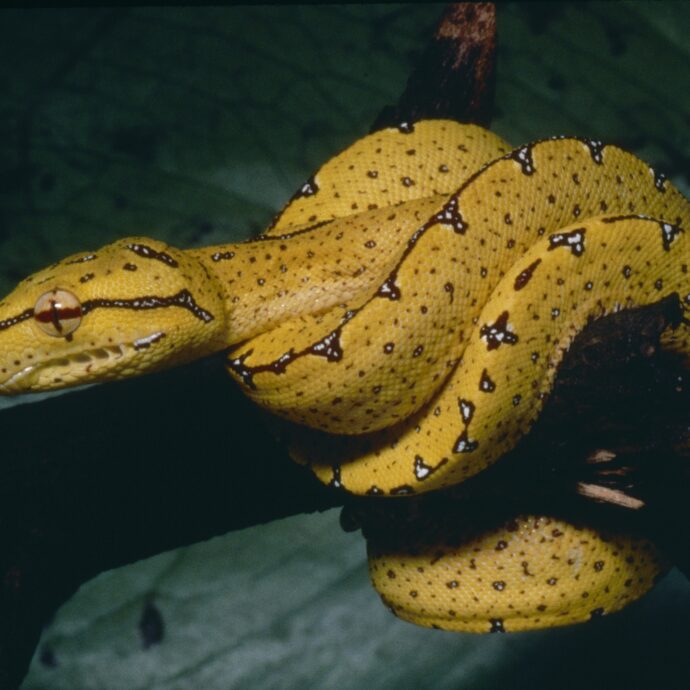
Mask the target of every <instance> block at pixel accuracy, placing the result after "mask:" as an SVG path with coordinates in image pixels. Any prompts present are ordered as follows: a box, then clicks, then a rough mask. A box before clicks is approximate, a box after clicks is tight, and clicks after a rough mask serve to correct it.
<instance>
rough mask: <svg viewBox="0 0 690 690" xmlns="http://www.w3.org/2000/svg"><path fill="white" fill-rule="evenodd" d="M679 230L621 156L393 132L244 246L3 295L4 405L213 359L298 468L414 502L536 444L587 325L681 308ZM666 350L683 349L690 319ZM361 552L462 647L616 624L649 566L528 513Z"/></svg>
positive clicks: (680, 221) (134, 255)
mask: <svg viewBox="0 0 690 690" xmlns="http://www.w3.org/2000/svg"><path fill="white" fill-rule="evenodd" d="M688 227H690V205H689V204H688V202H687V200H686V199H685V198H684V197H683V196H682V195H681V194H679V193H678V191H677V190H675V189H674V188H673V187H672V185H670V184H669V183H668V182H666V181H665V180H664V179H663V178H662V177H661V176H659V175H657V174H656V173H655V172H654V171H653V170H651V169H650V168H649V167H648V166H647V165H646V164H644V163H643V162H641V161H640V160H638V159H636V158H635V157H634V156H632V155H631V154H628V153H626V152H624V151H621V150H620V149H618V148H616V147H613V146H604V145H602V144H601V143H599V142H595V141H587V140H581V139H567V138H564V139H556V140H547V141H543V142H537V143H534V144H530V145H526V146H523V147H521V148H518V149H515V150H513V151H511V150H510V148H509V147H508V146H507V145H506V144H505V143H504V142H502V141H501V140H500V139H498V138H497V137H495V136H494V135H493V134H491V133H489V132H487V131H485V130H482V129H480V128H478V127H474V126H470V125H459V124H457V123H453V122H449V121H443V120H438V121H428V122H420V123H417V124H416V125H414V126H413V127H412V126H402V127H401V128H399V129H388V130H384V131H381V132H378V133H376V134H373V135H371V136H368V137H365V138H363V139H361V140H360V141H358V142H356V143H355V144H354V145H353V146H351V147H350V148H349V149H347V150H346V151H345V152H343V153H342V154H340V155H339V156H337V157H335V158H334V159H332V160H331V161H330V162H329V163H327V164H326V165H325V166H324V167H323V168H321V169H320V170H319V171H318V173H317V174H316V175H315V176H314V177H313V178H312V179H311V180H310V181H309V182H307V183H306V184H305V185H304V186H303V187H302V189H301V190H300V191H299V192H298V193H297V195H296V196H295V198H294V199H293V200H292V201H291V203H290V204H288V206H287V207H286V209H285V210H284V211H283V213H282V214H281V215H280V216H279V217H278V218H277V219H276V221H275V222H274V224H273V225H272V226H271V228H269V230H268V231H267V232H266V233H265V234H264V235H262V236H261V237H259V238H257V239H256V240H253V241H250V242H245V243H241V244H231V245H223V246H217V247H209V248H206V249H200V250H180V249H175V248H173V247H170V246H168V245H166V244H164V243H161V242H158V241H155V240H151V239H147V238H127V239H124V240H120V241H118V242H115V243H113V244H111V245H109V246H107V247H104V248H102V249H100V250H98V251H97V252H90V253H85V254H79V255H75V256H72V257H68V258H67V259H64V260H63V261H61V262H59V263H57V264H55V265H54V266H51V267H49V268H47V269H45V270H43V271H40V272H38V273H36V274H34V275H33V276H31V277H29V278H27V279H26V280H25V281H23V282H22V283H20V284H19V285H18V286H17V288H16V289H15V290H14V291H13V292H12V293H11V294H10V295H9V296H8V297H7V298H6V299H5V300H4V301H3V302H2V303H0V392H2V393H5V394H12V393H18V392H27V391H36V390H49V389H53V388H61V387H65V386H70V385H76V384H80V383H88V382H94V381H104V380H112V379H120V378H124V377H128V376H133V375H137V374H141V373H145V372H148V371H154V370H157V369H161V368H164V367H168V366H173V365H176V364H178V363H181V362H185V361H189V360H191V359H195V358H197V357H201V356H203V355H206V354H209V353H212V352H217V351H220V350H228V360H227V361H228V370H229V372H230V373H231V374H232V375H233V377H234V378H235V379H236V380H237V381H238V382H239V384H240V385H241V386H242V387H243V389H244V390H245V392H246V393H247V395H249V396H250V397H251V398H252V399H253V400H255V401H256V402H257V403H258V404H260V405H261V406H263V407H265V408H267V409H269V410H271V411H272V412H274V413H276V414H278V415H280V416H282V417H284V418H286V419H288V420H291V421H292V422H296V423H297V424H295V425H293V430H292V432H291V433H292V438H291V439H290V447H291V454H292V455H293V457H295V459H298V460H300V461H301V462H305V463H308V464H309V465H310V466H311V467H312V469H313V470H314V471H315V473H316V474H317V476H318V477H319V478H320V479H322V481H324V482H329V483H331V484H333V485H335V486H340V487H343V488H345V489H346V490H348V491H350V492H352V493H358V494H370V495H405V494H410V493H415V492H420V491H429V490H432V489H437V488H440V487H444V486H448V485H452V484H455V483H457V482H461V481H463V480H464V479H466V478H467V477H469V476H472V475H473V474H476V473H477V472H479V471H481V470H482V469H483V468H485V467H486V466H487V465H489V464H491V463H493V462H494V461H495V460H496V459H498V458H499V457H500V456H501V455H502V454H504V453H505V452H506V451H508V450H510V449H511V448H512V447H513V446H514V445H515V443H516V442H517V440H518V439H519V438H520V437H521V436H523V435H524V434H525V433H526V432H527V431H528V430H529V428H530V426H531V424H532V423H533V421H534V419H535V418H536V417H537V416H538V414H539V412H540V410H541V407H542V405H543V400H544V398H545V397H546V395H547V394H548V392H549V390H550V387H551V385H552V382H553V377H554V373H555V368H556V365H557V364H558V362H559V361H560V359H561V358H562V356H563V353H564V352H565V350H567V347H568V345H569V343H570V342H571V341H572V339H573V338H574V337H575V335H576V334H577V333H578V332H579V331H580V330H581V329H582V327H583V326H584V325H585V324H586V323H587V321H588V320H590V319H592V318H596V317H599V316H602V315H604V314H607V313H611V312H614V311H617V310H619V309H623V308H629V307H632V306H640V305H645V304H651V303H654V302H657V301H659V300H660V299H662V298H663V297H665V296H667V295H669V294H672V293H677V294H678V295H679V296H680V299H681V301H682V303H683V306H684V308H685V309H688V305H690V277H689V276H688V263H690V237H689V236H688V232H687V229H688ZM665 345H666V346H667V347H668V348H671V349H674V350H676V351H678V352H681V353H683V354H685V355H688V356H689V357H690V333H689V329H688V327H687V326H686V325H681V326H680V327H679V328H678V329H677V330H676V331H674V332H671V333H669V334H667V335H666V339H665ZM324 432H327V433H324ZM369 549H370V572H371V575H372V580H373V582H374V584H375V586H376V587H377V589H378V590H379V592H380V593H381V595H382V597H383V599H384V601H385V602H386V603H387V604H388V605H389V606H390V607H391V608H392V609H393V610H394V611H395V612H396V613H397V614H398V615H400V616H401V617H403V618H405V619H407V620H410V621H412V622H415V623H418V624H420V625H428V626H435V627H443V628H447V629H453V630H466V631H475V632H476V631H489V630H522V629H529V628H538V627H548V626H554V625H562V624H566V623H574V622H578V621H582V620H586V619H588V618H590V617H591V616H593V615H599V614H601V613H608V612H611V611H614V610H617V609H619V608H621V607H622V606H623V605H625V604H626V603H627V602H629V601H631V600H633V599H635V598H638V597H639V596H641V595H642V594H643V593H644V592H646V591H647V590H648V589H649V588H650V587H651V586H652V584H653V582H654V579H655V578H656V577H657V576H658V574H659V573H660V572H661V571H662V570H663V566H662V565H661V564H660V561H659V558H658V556H657V555H656V553H655V551H654V547H653V546H652V545H651V544H649V543H648V542H646V541H644V540H641V539H637V538H629V537H625V536H620V535H608V536H606V537H604V536H603V535H600V534H598V533H596V532H594V531H592V530H588V529H586V528H581V527H579V526H576V525H571V524H568V523H565V522H563V521H561V520H556V519H554V518H548V517H540V516H517V517H516V518H514V519H513V520H512V521H511V522H510V523H508V524H505V525H502V526H500V527H497V528H495V529H494V530H493V531H488V532H487V531H485V532H482V533H479V534H475V535H469V536H467V537H466V539H465V540H464V541H462V542H461V543H460V544H459V545H458V543H457V540H455V541H454V540H452V539H449V538H447V537H446V536H445V535H444V533H443V531H442V530H439V533H438V534H435V535H430V536H429V541H428V542H426V541H425V543H416V544H409V545H406V546H404V547H399V546H395V547H393V546H390V545H388V544H387V543H379V540H372V542H371V543H370V545H369Z"/></svg>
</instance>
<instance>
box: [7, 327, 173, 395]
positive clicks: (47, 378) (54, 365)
mask: <svg viewBox="0 0 690 690" xmlns="http://www.w3.org/2000/svg"><path fill="white" fill-rule="evenodd" d="M164 337H165V333H163V332H162V331H156V332H154V333H151V334H150V335H147V336H143V337H140V338H137V339H135V340H133V341H132V342H122V343H117V344H108V345H103V346H100V347H91V348H89V349H86V350H78V351H75V352H73V353H68V354H65V355H61V356H59V357H52V358H48V359H45V360H43V361H38V362H35V363H32V364H30V365H28V366H24V367H23V368H21V369H19V370H17V371H15V372H12V373H10V374H9V376H8V377H7V378H6V379H5V380H4V381H2V382H0V394H2V395H15V394H18V393H26V392H31V391H45V390H51V389H57V388H64V387H67V386H77V385H80V384H84V383H89V382H90V381H93V380H99V381H100V380H106V379H116V378H124V377H126V376H129V375H132V374H134V373H136V372H137V371H139V370H141V369H144V368H145V362H144V360H145V359H146V358H147V354H148V353H147V351H148V350H149V348H151V347H152V346H153V345H155V344H156V343H158V342H159V341H160V340H162V339H163V338H164Z"/></svg>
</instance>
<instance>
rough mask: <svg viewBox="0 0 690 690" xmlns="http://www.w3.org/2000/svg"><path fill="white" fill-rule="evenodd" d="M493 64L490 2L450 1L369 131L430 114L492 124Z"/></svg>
mask: <svg viewBox="0 0 690 690" xmlns="http://www.w3.org/2000/svg"><path fill="white" fill-rule="evenodd" d="M495 65H496V8H495V6H494V4H493V3H490V2H478V3H471V2H464V3H458V4H454V5H449V6H448V7H447V9H446V10H445V11H444V13H443V16H442V17H441V20H440V21H439V24H438V26H437V27H436V31H435V32H434V36H433V39H432V40H431V41H430V42H429V43H428V45H427V48H426V50H425V52H424V54H423V55H422V56H421V58H420V59H419V61H418V62H417V64H416V65H415V67H414V69H413V71H412V74H411V75H410V78H409V79H408V82H407V87H406V88H405V91H404V92H403V94H402V95H401V96H400V98H399V99H398V102H397V104H396V105H394V106H388V107H386V108H384V110H383V111H382V112H381V113H380V115H379V117H378V118H377V120H376V122H375V123H374V125H373V126H372V130H377V129H381V128H382V127H389V126H394V125H397V124H399V123H400V122H416V121H417V120H423V119H429V118H447V119H451V120H458V121H459V122H473V123H475V124H478V125H483V126H485V127H487V126H488V125H489V123H490V122H491V115H492V109H493V97H494V86H495Z"/></svg>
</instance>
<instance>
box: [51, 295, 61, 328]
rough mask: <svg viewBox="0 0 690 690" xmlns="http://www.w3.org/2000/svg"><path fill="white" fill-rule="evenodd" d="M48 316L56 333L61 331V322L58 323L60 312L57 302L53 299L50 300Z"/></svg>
mask: <svg viewBox="0 0 690 690" xmlns="http://www.w3.org/2000/svg"><path fill="white" fill-rule="evenodd" d="M50 316H51V321H52V322H53V326H55V330H56V331H57V332H58V333H62V324H61V323H60V312H59V310H58V306H57V302H56V301H55V300H54V299H51V300H50Z"/></svg>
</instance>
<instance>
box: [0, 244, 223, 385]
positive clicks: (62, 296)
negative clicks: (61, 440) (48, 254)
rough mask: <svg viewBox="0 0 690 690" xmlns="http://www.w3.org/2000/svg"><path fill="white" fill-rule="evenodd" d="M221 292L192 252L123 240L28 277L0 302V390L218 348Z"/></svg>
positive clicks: (99, 374) (93, 376)
mask: <svg viewBox="0 0 690 690" xmlns="http://www.w3.org/2000/svg"><path fill="white" fill-rule="evenodd" d="M223 335H224V311H223V298H222V291H221V289H220V286H219V285H218V284H217V281H216V280H215V279H214V278H213V276H211V275H209V274H208V272H207V271H206V269H205V267H204V266H203V265H202V264H201V263H199V261H198V260H197V259H196V258H194V256H193V255H191V254H188V253H186V252H183V251H180V250H178V249H175V248H173V247H169V246H168V245H166V244H164V243H163V242H159V241H156V240H151V239H147V238H141V237H133V238H127V239H123V240H119V241H117V242H114V243H113V244H110V245H107V246H106V247H103V248H102V249H100V250H98V251H96V252H87V253H82V254H75V255H73V256H69V257H67V258H66V259H63V260H62V261H60V262H58V263H56V264H53V265H52V266H49V267H48V268H46V269H43V270H42V271H39V272H37V273H34V274H33V275H31V276H29V277H28V278H26V279H25V280H23V281H22V282H21V283H19V285H18V286H17V287H16V288H15V289H14V291H13V292H12V293H10V294H9V295H8V296H7V297H6V298H5V299H4V300H3V301H2V302H0V393H2V394H13V393H24V392H31V391H44V390H51V389H55V388H65V387H67V386H74V385H79V384H83V383H91V382H95V381H103V380H111V379H118V378H125V377H129V376H133V375H137V374H141V373H145V372H148V371H154V370H158V369H162V368H164V367H166V366H171V365H174V364H178V363H181V362H186V361H189V360H191V359H195V358H197V357H200V356H203V355H206V354H209V353H211V352H214V351H217V350H219V349H222V348H223V345H224V339H223Z"/></svg>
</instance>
